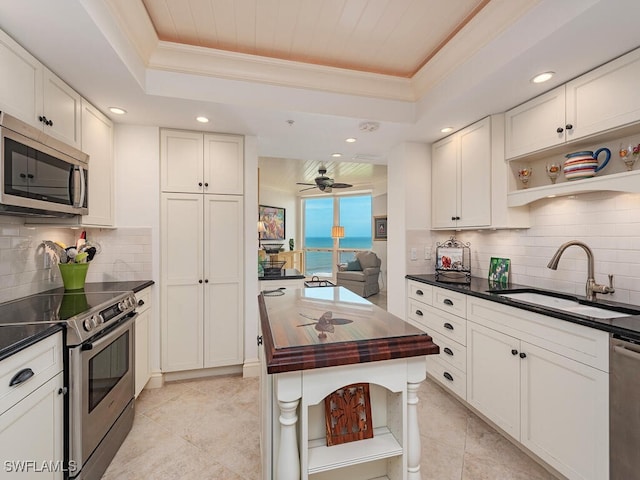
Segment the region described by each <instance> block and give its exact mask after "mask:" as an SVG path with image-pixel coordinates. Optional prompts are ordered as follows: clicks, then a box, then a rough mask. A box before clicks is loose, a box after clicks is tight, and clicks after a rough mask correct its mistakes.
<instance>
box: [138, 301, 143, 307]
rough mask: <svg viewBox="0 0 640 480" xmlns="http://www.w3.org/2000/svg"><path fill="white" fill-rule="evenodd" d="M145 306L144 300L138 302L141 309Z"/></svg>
mask: <svg viewBox="0 0 640 480" xmlns="http://www.w3.org/2000/svg"><path fill="white" fill-rule="evenodd" d="M143 305H144V300H142V299H141V300H138V306H139V307H141V306H143Z"/></svg>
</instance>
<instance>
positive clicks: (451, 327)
mask: <svg viewBox="0 0 640 480" xmlns="http://www.w3.org/2000/svg"><path fill="white" fill-rule="evenodd" d="M443 327H444V328H446V329H447V330H453V325H451V324H450V323H449V322H445V323H444V325H443Z"/></svg>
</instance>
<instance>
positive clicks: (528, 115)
mask: <svg viewBox="0 0 640 480" xmlns="http://www.w3.org/2000/svg"><path fill="white" fill-rule="evenodd" d="M638 78H640V49H638V50H634V51H632V52H630V53H628V54H626V55H623V56H622V57H619V58H617V59H615V60H613V61H611V62H609V63H606V64H605V65H602V66H601V67H598V68H596V69H595V70H592V71H591V72H588V73H586V74H584V75H582V76H580V77H578V78H576V79H575V80H572V81H570V82H568V83H566V84H565V85H562V86H560V87H558V88H555V89H553V90H551V91H549V92H547V93H545V94H543V95H540V96H538V97H536V98H534V99H532V100H530V101H528V102H526V103H523V104H522V105H519V106H517V107H515V108H513V109H511V110H509V111H507V112H506V114H505V122H506V123H505V156H506V158H507V159H513V158H519V157H524V156H527V155H531V154H534V153H536V152H540V151H544V150H548V149H552V148H554V147H559V146H560V147H561V146H563V145H564V144H567V143H574V142H578V141H580V140H585V139H593V140H594V141H595V140H601V139H603V138H610V137H611V134H612V131H615V130H617V129H620V128H622V127H627V126H629V125H631V124H634V123H638V122H640V89H639V88H638Z"/></svg>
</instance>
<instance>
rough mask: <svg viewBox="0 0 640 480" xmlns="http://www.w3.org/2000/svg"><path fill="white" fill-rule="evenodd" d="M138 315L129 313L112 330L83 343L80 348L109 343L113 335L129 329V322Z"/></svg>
mask: <svg viewBox="0 0 640 480" xmlns="http://www.w3.org/2000/svg"><path fill="white" fill-rule="evenodd" d="M137 316H138V314H137V313H133V314H129V316H128V317H127V319H126V320H125V321H124V322H122V323H121V324H120V325H118V326H117V327H116V328H114V329H113V330H107V333H106V334H104V335H103V336H101V337H100V338H98V339H97V340H96V341H95V342H86V343H83V344H82V346H81V347H80V348H81V350H83V351H84V350H93V349H94V348H98V349H99V348H101V347H102V346H103V345H105V344H109V343H111V341H112V340H113V338H114V337H119V336H120V335H121V334H122V333H124V332H125V331H127V330H129V328H131V323H132V322H133V321H134V320H135V318H136V317H137Z"/></svg>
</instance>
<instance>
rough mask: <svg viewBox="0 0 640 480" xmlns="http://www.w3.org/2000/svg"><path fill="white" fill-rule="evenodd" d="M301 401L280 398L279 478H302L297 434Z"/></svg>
mask: <svg viewBox="0 0 640 480" xmlns="http://www.w3.org/2000/svg"><path fill="white" fill-rule="evenodd" d="M299 403H300V401H299V400H293V401H290V402H285V401H282V400H278V406H279V407H280V417H279V420H280V448H279V450H278V460H277V464H276V478H278V480H300V456H299V454H298V439H297V435H296V424H297V423H298V415H297V414H296V410H297V408H298V404H299Z"/></svg>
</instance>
